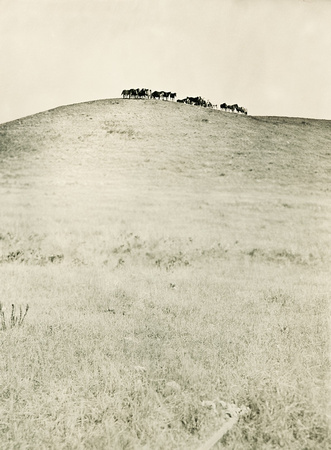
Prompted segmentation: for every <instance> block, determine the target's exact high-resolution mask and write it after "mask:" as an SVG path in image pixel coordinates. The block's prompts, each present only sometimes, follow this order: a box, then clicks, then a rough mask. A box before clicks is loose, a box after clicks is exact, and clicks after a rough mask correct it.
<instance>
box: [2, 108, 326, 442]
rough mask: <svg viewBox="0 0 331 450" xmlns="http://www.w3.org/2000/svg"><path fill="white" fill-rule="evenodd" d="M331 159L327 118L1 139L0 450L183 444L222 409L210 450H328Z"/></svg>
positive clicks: (111, 125)
mask: <svg viewBox="0 0 331 450" xmlns="http://www.w3.org/2000/svg"><path fill="white" fill-rule="evenodd" d="M330 160H331V122H330V121H323V120H313V119H304V118H286V117H254V116H245V115H238V114H232V113H226V112H223V111H217V110H213V109H205V108H199V107H196V106H191V105H184V104H179V103H176V102H174V103H172V102H166V101H154V100H128V99H124V100H122V99H110V100H99V101H93V102H88V103H81V104H76V105H69V106H63V107H59V108H56V109H53V110H50V111H45V112H42V113H39V114H36V115H33V116H29V117H25V118H22V119H19V120H16V121H13V122H8V123H5V124H2V125H0V207H1V220H0V250H1V255H0V272H1V277H2V282H1V284H0V299H1V305H0V315H1V320H2V321H1V327H2V328H1V330H0V339H1V344H2V349H3V352H2V359H1V363H0V364H1V367H2V369H3V370H2V374H3V375H2V376H3V383H2V384H3V386H5V388H4V390H3V393H2V394H1V396H0V412H1V417H2V422H1V427H0V440H1V441H2V442H4V444H3V445H7V446H15V445H16V446H17V447H18V448H19V447H21V448H23V447H24V448H28V447H29V448H44V447H45V448H46V447H53V448H62V447H64V446H66V447H68V448H78V447H79V448H110V446H112V447H113V448H128V447H129V448H142V447H144V446H145V448H155V449H156V448H171V449H174V448H196V446H197V445H198V444H199V443H201V442H204V441H206V440H207V438H208V437H209V436H210V435H211V434H213V432H214V431H215V430H217V429H218V428H220V427H221V426H222V425H223V424H224V422H225V421H226V420H227V418H228V415H227V414H226V404H230V403H235V404H236V405H237V406H239V405H241V404H243V405H245V406H246V407H249V408H250V413H249V414H248V415H247V416H246V418H245V419H244V420H240V421H239V423H238V425H236V427H235V428H234V429H233V430H232V431H231V433H229V435H227V436H226V437H225V438H223V440H222V445H223V446H224V447H225V448H234V447H236V448H238V449H239V448H240V449H241V448H242V449H246V448H248V447H251V448H265V449H274V448H279V447H280V446H283V447H285V448H291V449H298V450H299V449H301V448H307V449H308V448H311V449H316V448H321V449H322V448H325V449H326V448H329V445H330V441H329V437H328V430H327V428H328V427H327V417H326V412H327V405H326V399H327V392H328V387H327V385H328V378H329V362H330V361H329V351H328V349H329V331H328V323H327V311H328V292H329V291H330V288H331V285H330V279H329V278H330V277H329V276H328V271H329V264H330V256H331V251H330V245H331V240H330V219H331V204H330V185H329V180H330V168H331V164H330ZM26 303H28V304H29V305H30V309H29V312H28V314H27V317H26V319H25V321H24V324H23V325H22V326H21V327H18V326H16V325H15V324H14V326H12V327H10V323H11V322H10V320H11V319H10V310H11V305H12V304H14V305H17V306H18V305H20V304H26ZM5 307H7V310H5V309H4V308H5ZM1 311H2V312H3V311H4V312H3V313H2V312H1ZM8 311H9V312H8ZM8 402H11V403H10V408H8Z"/></svg>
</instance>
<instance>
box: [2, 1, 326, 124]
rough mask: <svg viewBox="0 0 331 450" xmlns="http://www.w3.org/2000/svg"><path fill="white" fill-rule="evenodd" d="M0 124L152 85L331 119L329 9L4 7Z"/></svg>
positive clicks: (93, 4)
mask: <svg viewBox="0 0 331 450" xmlns="http://www.w3.org/2000/svg"><path fill="white" fill-rule="evenodd" d="M0 55H1V65H0V98H1V105H0V123H3V122H6V121H9V120H13V119H17V118H20V117H23V116H26V115H29V114H34V113H37V112H40V111H45V110H47V109H50V108H55V107H57V106H61V105H67V104H71V103H79V102H84V101H90V100H97V99H102V98H116V97H120V94H121V92H122V90H123V89H130V88H137V87H140V88H142V87H146V88H150V89H152V90H165V91H172V92H177V94H178V97H179V98H183V97H186V96H198V95H201V96H202V97H204V98H206V99H208V100H210V101H211V102H212V103H213V104H220V103H223V102H226V103H229V104H231V103H238V104H239V105H241V106H244V107H246V108H247V109H248V112H249V114H252V115H276V116H296V117H312V118H320V119H331V0H0Z"/></svg>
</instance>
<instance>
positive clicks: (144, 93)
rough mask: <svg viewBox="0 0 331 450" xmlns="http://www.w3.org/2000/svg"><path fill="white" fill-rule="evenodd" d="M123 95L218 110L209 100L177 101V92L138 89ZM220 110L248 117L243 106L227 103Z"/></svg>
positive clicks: (189, 99)
mask: <svg viewBox="0 0 331 450" xmlns="http://www.w3.org/2000/svg"><path fill="white" fill-rule="evenodd" d="M121 95H122V97H123V98H148V99H150V98H152V99H157V100H169V99H170V100H171V101H177V102H178V103H186V104H187V105H195V106H203V107H205V108H214V109H218V106H217V105H213V104H212V103H211V102H210V101H209V100H205V99H203V98H202V97H186V98H183V99H181V100H180V99H177V94H176V92H165V91H154V92H152V91H151V89H145V88H142V89H139V88H138V89H124V90H123V91H122V94H121ZM176 99H177V100H176ZM220 109H221V110H224V111H231V112H237V113H241V114H246V115H247V109H246V108H243V107H242V106H238V105H237V104H234V105H227V104H226V103H222V104H221V105H220Z"/></svg>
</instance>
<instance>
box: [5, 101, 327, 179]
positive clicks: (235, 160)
mask: <svg viewBox="0 0 331 450" xmlns="http://www.w3.org/2000/svg"><path fill="white" fill-rule="evenodd" d="M124 147H125V149H126V152H127V153H123V152H122V151H120V150H119V149H122V150H123V148H124ZM0 148H1V156H0V157H1V158H2V160H3V159H4V158H6V156H8V155H12V156H15V157H17V158H22V157H24V158H28V159H29V158H30V162H32V161H35V163H36V165H38V160H35V157H36V155H38V157H39V158H42V159H44V160H46V159H48V162H49V164H50V165H53V164H54V160H56V161H57V163H58V162H59V158H64V160H63V161H62V162H64V161H66V163H70V161H72V162H74V161H76V162H77V160H78V159H80V160H81V163H82V162H83V161H85V160H87V159H90V158H97V157H98V158H99V161H100V162H102V164H105V165H106V166H107V164H111V161H112V160H113V158H117V160H118V158H120V157H121V155H123V157H128V158H129V159H128V163H129V161H130V164H137V165H139V166H140V170H143V169H142V166H149V168H150V169H151V170H152V171H162V170H167V171H170V172H175V173H178V171H179V172H181V173H183V174H185V175H187V176H193V175H194V174H196V175H199V176H200V177H201V176H202V175H203V174H206V173H208V178H209V179H211V178H214V177H218V178H220V177H224V178H227V177H229V176H231V178H232V179H233V180H235V179H236V180H237V181H239V178H240V179H241V180H242V181H243V180H256V179H257V180H259V181H260V182H261V181H262V180H264V181H266V182H270V183H288V184H295V183H299V184H305V185H311V184H314V185H315V187H316V186H317V185H318V184H319V183H320V182H323V180H324V181H325V180H326V178H327V177H328V176H329V175H330V165H329V164H327V163H329V158H328V157H329V156H330V152H331V150H330V149H331V122H330V121H323V120H316V119H302V118H287V117H263V116H258V117H257V116H244V115H239V114H235V113H229V112H223V111H219V110H213V109H210V108H200V107H196V106H192V105H185V104H180V103H176V102H170V101H169V102H168V101H159V100H128V99H124V100H123V99H110V100H96V101H90V102H86V103H79V104H73V105H68V106H61V107H57V108H54V109H51V110H49V111H45V112H41V113H38V114H35V115H32V116H28V117H25V118H22V119H18V120H15V121H12V122H8V123H5V124H2V125H0ZM28 155H30V156H28ZM71 158H73V159H72V160H71ZM76 158H77V159H76ZM105 158H106V159H105ZM147 160H149V161H148V163H147ZM39 161H40V159H39ZM94 164H96V161H94ZM207 166H208V167H207ZM145 168H146V167H145ZM227 181H229V180H227Z"/></svg>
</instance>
